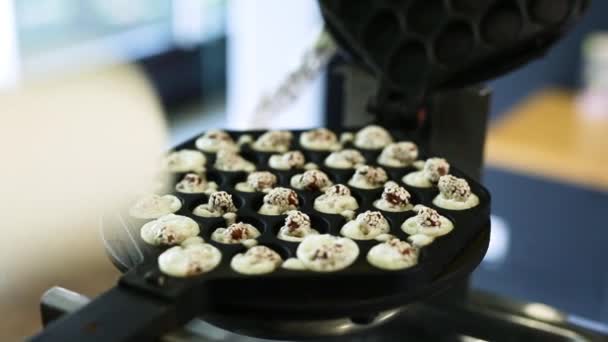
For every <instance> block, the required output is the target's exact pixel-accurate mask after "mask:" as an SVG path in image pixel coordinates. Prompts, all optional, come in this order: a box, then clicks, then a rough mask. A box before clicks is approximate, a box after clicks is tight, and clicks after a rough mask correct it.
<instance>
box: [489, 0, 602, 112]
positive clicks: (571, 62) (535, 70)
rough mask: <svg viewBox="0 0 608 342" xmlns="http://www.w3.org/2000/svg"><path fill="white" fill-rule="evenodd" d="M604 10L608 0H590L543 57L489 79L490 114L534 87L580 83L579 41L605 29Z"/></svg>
mask: <svg viewBox="0 0 608 342" xmlns="http://www.w3.org/2000/svg"><path fill="white" fill-rule="evenodd" d="M607 13H608V2H607V1H592V2H591V5H590V8H589V9H588V10H587V12H586V14H585V17H584V18H583V20H581V21H580V23H578V24H577V25H576V27H575V28H574V29H573V30H572V32H569V33H568V34H567V35H566V36H565V37H564V39H563V40H561V41H560V42H559V43H558V44H557V45H556V46H555V47H553V48H552V49H551V50H550V51H549V54H548V55H547V56H546V57H544V58H542V59H539V60H536V61H534V62H532V63H530V64H528V65H527V66H525V67H523V68H520V69H518V70H516V71H514V72H511V73H509V74H507V75H506V76H503V77H501V78H499V79H497V80H495V81H494V82H491V83H490V85H491V86H492V88H493V89H494V94H493V96H492V102H493V106H492V118H496V117H498V116H500V115H501V114H503V113H505V111H507V110H509V108H511V106H513V105H514V104H516V103H518V102H519V101H521V100H522V99H524V98H525V97H527V96H529V95H530V93H532V92H534V91H535V90H538V89H541V88H545V87H565V88H577V87H579V85H580V82H581V77H580V76H581V75H582V70H581V68H582V53H581V43H582V41H583V40H584V38H585V36H586V35H588V34H589V33H591V32H594V31H601V30H607V29H608V20H606V14H607Z"/></svg>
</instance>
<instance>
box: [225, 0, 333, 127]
mask: <svg viewBox="0 0 608 342" xmlns="http://www.w3.org/2000/svg"><path fill="white" fill-rule="evenodd" d="M227 26H228V34H229V46H228V103H227V106H228V108H227V111H228V120H227V121H228V123H227V125H228V126H229V128H233V129H246V128H252V127H259V128H301V127H311V126H318V125H319V124H320V123H321V122H322V121H321V120H322V119H321V106H322V103H321V94H322V93H321V92H322V88H323V87H322V84H321V81H320V79H319V80H317V81H316V82H315V83H314V84H313V86H312V87H311V88H309V89H307V90H306V92H305V94H303V96H302V98H300V99H299V100H298V101H297V102H296V103H295V104H294V105H293V106H292V107H290V108H289V110H287V111H285V112H283V113H280V115H277V116H276V117H273V118H272V120H271V122H257V123H254V124H251V123H250V121H251V120H250V119H251V117H252V115H253V110H254V108H255V106H256V104H257V101H258V100H259V98H260V97H261V95H262V94H264V93H268V92H270V91H271V90H272V89H273V88H274V87H275V86H276V85H277V84H278V82H279V81H280V80H281V79H282V78H283V77H284V76H285V74H286V73H287V71H288V70H289V68H290V67H293V66H294V65H295V64H297V63H298V61H299V58H300V55H301V53H302V52H303V50H304V49H305V48H306V45H307V44H310V42H311V41H312V40H314V34H315V32H318V29H319V28H320V27H321V26H322V18H321V15H320V13H319V10H318V7H317V2H316V1H314V0H289V1H285V0H255V1H243V0H232V1H230V3H229V13H228V22H227Z"/></svg>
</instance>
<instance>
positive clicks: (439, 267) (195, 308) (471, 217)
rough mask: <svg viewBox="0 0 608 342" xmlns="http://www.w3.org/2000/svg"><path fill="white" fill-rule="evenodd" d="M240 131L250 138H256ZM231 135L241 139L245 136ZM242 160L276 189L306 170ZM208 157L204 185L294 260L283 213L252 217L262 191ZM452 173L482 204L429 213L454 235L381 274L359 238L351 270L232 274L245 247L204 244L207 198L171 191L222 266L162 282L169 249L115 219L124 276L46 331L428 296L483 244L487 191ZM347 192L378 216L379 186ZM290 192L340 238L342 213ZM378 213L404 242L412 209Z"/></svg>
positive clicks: (313, 157)
mask: <svg viewBox="0 0 608 342" xmlns="http://www.w3.org/2000/svg"><path fill="white" fill-rule="evenodd" d="M246 133H247V134H251V135H253V136H254V137H257V136H259V135H260V134H261V132H246ZM230 134H231V135H232V136H233V138H235V139H238V137H239V136H241V135H242V134H245V132H240V133H237V132H230ZM299 134H300V132H294V139H293V142H292V146H291V149H292V150H300V151H302V152H303V153H304V154H305V156H306V158H307V161H308V162H314V163H316V164H317V165H319V167H320V169H321V170H322V171H324V172H326V173H327V174H328V176H329V177H330V179H331V180H332V181H333V183H334V184H338V183H340V184H346V183H347V182H348V179H349V178H350V176H351V175H352V174H353V171H354V170H338V169H332V168H329V167H326V166H324V164H323V160H324V158H325V157H326V156H327V155H328V154H329V152H315V151H309V150H306V149H303V148H301V146H299V144H298V140H299V139H298V137H299ZM392 134H393V137H394V138H395V139H396V140H411V139H412V137H408V136H404V135H403V134H402V133H401V134H399V133H397V132H392ZM194 140H195V139H192V140H190V141H188V142H186V143H184V144H182V145H180V146H178V147H176V148H175V150H181V149H186V148H188V149H194V148H195V146H194ZM345 147H352V146H345ZM359 150H360V151H361V152H362V154H363V155H364V156H365V157H366V160H367V161H368V163H369V164H371V165H376V162H375V161H376V159H377V157H378V155H379V152H380V150H378V151H371V150H361V149H359ZM421 152H423V151H421ZM241 155H243V156H244V157H245V158H247V159H248V160H250V161H252V162H255V163H256V165H257V169H258V170H268V171H271V172H273V173H274V174H276V175H277V177H278V183H279V184H278V185H279V186H284V187H290V186H289V180H290V178H291V176H293V175H295V174H296V173H301V172H304V171H303V170H290V171H278V170H274V169H270V168H269V167H268V159H269V157H270V155H272V153H266V152H256V151H253V150H252V149H251V148H250V147H249V146H248V145H245V146H243V148H242V150H241ZM206 156H207V159H208V160H207V165H206V167H207V170H208V177H209V179H210V180H214V181H216V182H217V183H218V185H219V187H220V190H225V191H227V192H229V193H230V194H232V195H233V199H234V202H235V204H236V206H237V207H238V211H237V213H236V214H237V222H238V221H243V222H246V223H250V224H252V225H254V226H255V227H257V228H258V229H259V230H260V231H261V233H262V235H261V236H260V237H259V238H258V239H257V240H258V243H259V244H260V245H265V246H268V247H271V248H272V249H274V250H275V251H277V252H278V253H279V254H280V255H281V256H282V258H283V260H286V259H287V258H289V257H294V256H295V251H296V248H297V246H298V243H295V242H288V241H283V240H280V239H278V238H277V237H276V234H277V232H278V229H279V228H280V227H281V226H282V224H283V222H284V219H285V216H284V215H281V216H266V215H261V214H259V213H258V212H257V210H258V209H259V207H260V206H261V204H262V197H263V195H264V194H263V193H245V192H239V191H237V190H235V189H234V185H235V184H236V183H237V182H239V181H243V180H244V179H245V178H246V173H244V172H221V171H218V170H216V169H215V168H214V167H213V163H214V159H215V155H214V154H206ZM423 156H424V155H423ZM384 168H385V170H386V171H387V173H388V174H389V178H390V179H391V180H394V181H397V182H398V183H399V184H400V185H403V186H404V187H406V188H407V190H408V191H409V192H410V193H411V194H412V203H414V204H424V205H427V206H430V207H435V206H434V205H433V204H432V203H431V202H432V199H433V198H434V196H435V195H437V193H438V191H437V189H436V188H429V189H422V188H414V187H410V186H407V185H404V184H403V183H402V182H401V181H400V180H401V178H402V176H404V175H405V174H406V173H408V172H411V171H414V170H415V169H414V168H387V167H384ZM451 174H454V175H456V176H458V177H464V178H466V179H467V181H468V182H469V184H470V186H471V189H472V192H473V193H475V194H477V196H479V199H480V204H479V205H478V206H476V207H474V208H472V209H468V210H464V211H451V210H444V209H441V208H436V207H435V208H436V209H437V210H438V211H439V213H440V214H441V215H443V216H445V217H447V218H449V219H450V220H451V221H452V222H453V223H454V226H455V228H454V230H453V231H452V232H450V233H449V234H448V235H445V236H442V237H440V238H438V239H436V240H435V241H434V242H433V243H432V244H431V245H428V246H425V247H423V248H422V249H421V250H420V255H419V260H418V264H417V265H415V266H413V267H411V268H408V269H405V270H401V271H385V270H381V269H378V268H376V267H373V266H372V265H370V264H369V263H368V261H367V260H366V255H367V252H368V251H369V250H370V248H371V247H372V246H374V245H376V244H378V243H380V242H378V241H376V240H371V241H356V243H357V245H358V247H359V249H360V251H359V256H358V258H357V260H356V261H355V262H354V263H353V264H352V265H351V266H349V267H347V268H346V269H344V270H341V271H337V272H330V273H318V272H313V271H296V270H287V269H283V268H279V269H277V270H276V271H274V272H273V273H270V274H267V275H259V276H247V275H242V274H239V273H237V272H235V271H233V270H232V269H231V267H230V260H231V259H232V257H233V256H234V255H235V254H237V253H240V252H243V251H244V250H245V249H246V248H245V247H244V246H242V245H227V244H221V243H217V242H215V241H213V240H211V238H210V235H211V233H212V232H213V231H214V230H215V229H216V228H218V227H225V226H226V223H225V221H224V219H223V218H202V217H198V216H195V215H193V214H192V210H193V209H194V208H195V207H196V206H197V205H199V204H202V203H206V200H207V198H208V197H207V196H206V195H203V194H183V193H179V192H175V193H173V194H174V195H175V196H177V197H178V198H180V200H181V201H182V203H183V205H182V208H181V209H180V210H179V211H178V212H176V214H179V215H185V216H188V217H191V218H193V219H194V220H195V221H196V222H197V223H198V224H199V226H200V228H201V233H200V236H201V237H203V238H204V239H205V241H206V242H208V243H210V244H212V245H214V246H216V247H217V248H218V249H219V250H220V251H221V252H222V261H221V263H220V265H219V266H218V267H217V268H215V269H214V270H212V271H211V272H209V273H205V274H202V275H200V276H196V277H192V278H174V277H169V276H166V275H163V274H162V273H161V272H160V270H159V268H158V264H157V257H158V255H159V254H160V253H162V251H164V250H165V249H167V248H166V247H155V246H151V245H148V244H146V243H145V242H144V241H143V240H142V239H141V238H140V236H139V228H140V227H141V226H142V225H143V224H144V223H145V222H147V221H146V220H138V219H133V218H130V217H129V216H128V214H122V215H120V217H121V219H122V220H123V225H122V231H121V232H119V233H118V235H114V237H111V236H108V235H107V234H106V235H105V238H106V244H107V248H108V252H109V255H110V256H111V259H112V260H113V262H114V263H115V264H116V266H117V267H118V268H119V269H120V270H121V271H124V272H126V273H125V275H124V276H123V277H122V278H121V279H120V281H119V284H118V285H117V286H116V288H114V289H112V290H110V291H109V292H107V293H106V294H104V295H102V296H100V297H98V299H96V300H94V301H93V302H92V303H91V304H89V305H88V306H86V307H85V308H83V309H82V310H81V311H79V312H77V313H76V314H74V315H71V316H68V317H66V318H64V319H61V320H59V321H58V322H57V323H55V324H51V325H50V326H49V327H48V328H47V329H46V330H45V331H44V334H46V335H48V336H52V337H56V338H60V339H63V340H69V339H70V338H74V339H79V338H82V339H83V340H84V339H87V340H93V339H98V340H110V339H111V340H129V339H135V338H139V337H141V336H156V335H158V334H160V333H162V332H165V331H166V330H167V329H169V328H172V327H174V326H177V325H179V324H182V323H185V322H186V321H188V320H190V319H192V318H193V317H195V316H197V315H202V314H213V315H214V316H216V317H217V316H220V317H221V316H226V317H233V318H234V317H235V316H236V317H258V318H259V317H265V318H268V319H275V320H276V319H296V320H297V319H315V320H319V319H332V318H341V317H352V316H357V317H364V316H366V315H373V314H376V313H378V312H381V311H384V310H389V309H394V308H397V307H400V306H403V305H406V304H408V303H409V302H412V301H415V300H419V299H420V298H422V297H427V296H429V295H431V294H433V293H434V292H437V291H439V290H441V289H444V288H446V287H449V285H450V280H451V279H452V278H454V277H456V276H458V275H460V276H464V275H466V274H468V273H470V272H471V271H472V270H473V269H474V268H475V267H476V266H477V265H478V264H479V262H481V259H482V257H483V255H484V254H485V251H486V249H487V244H488V240H489V213H490V196H489V194H488V192H487V191H486V189H484V188H483V187H482V186H481V185H479V184H477V183H476V182H474V181H473V180H471V179H469V178H467V177H466V175H464V174H462V173H461V172H459V171H458V170H457V169H455V168H452V171H451ZM174 176H175V177H173V178H174V180H173V181H174V182H177V181H178V180H179V179H181V177H182V176H183V174H175V175H174ZM174 184H175V183H173V184H172V185H174ZM349 188H350V189H351V191H352V194H353V196H354V197H355V198H356V199H357V200H358V202H359V209H358V210H357V213H360V212H363V211H365V210H378V209H376V208H375V207H373V205H372V202H373V201H374V200H375V199H378V198H380V195H381V193H382V189H375V190H360V189H357V188H354V187H350V186H349ZM296 192H297V193H298V196H299V200H300V208H299V210H301V211H303V212H305V213H307V214H308V215H309V216H310V217H311V221H312V226H313V227H314V228H315V229H317V230H319V232H320V233H328V234H331V235H335V236H339V235H340V233H339V231H340V228H341V227H342V225H343V224H344V223H345V222H346V219H345V218H344V217H342V216H340V215H332V214H323V213H320V212H318V211H316V210H314V209H313V206H312V203H313V201H314V198H315V197H316V196H318V195H320V194H321V193H320V192H311V191H300V190H296ZM382 213H383V215H384V216H385V217H386V218H387V220H388V221H389V223H390V226H391V231H390V233H391V234H393V235H395V236H396V237H398V238H400V239H401V240H406V239H407V237H408V236H407V234H405V233H404V232H403V231H402V230H401V228H400V226H401V223H402V222H403V221H405V220H406V219H407V218H408V217H411V216H413V215H415V212H413V211H406V212H402V213H390V212H382ZM148 221H149V220H148ZM120 228H121V227H116V228H115V229H120ZM129 242H130V243H129ZM452 280H453V279H452ZM159 322H162V323H163V324H159ZM91 326H92V327H94V328H91V329H87V327H91ZM104 327H105V328H104Z"/></svg>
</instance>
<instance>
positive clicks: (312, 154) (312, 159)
mask: <svg viewBox="0 0 608 342" xmlns="http://www.w3.org/2000/svg"><path fill="white" fill-rule="evenodd" d="M301 151H302V153H304V156H305V158H306V162H307V163H315V164H317V166H319V167H322V166H323V165H325V163H324V162H325V158H327V156H329V154H330V153H331V152H332V151H319V150H309V149H305V148H304V149H301Z"/></svg>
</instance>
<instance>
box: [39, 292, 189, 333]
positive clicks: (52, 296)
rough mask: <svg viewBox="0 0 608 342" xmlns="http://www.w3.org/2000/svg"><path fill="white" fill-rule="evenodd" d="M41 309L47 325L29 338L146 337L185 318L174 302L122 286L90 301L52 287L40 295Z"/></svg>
mask: <svg viewBox="0 0 608 342" xmlns="http://www.w3.org/2000/svg"><path fill="white" fill-rule="evenodd" d="M66 294H67V295H66ZM41 310H42V316H43V321H44V322H45V324H48V326H46V328H45V329H44V330H43V331H41V332H40V333H39V334H38V335H36V336H34V337H32V338H31V341H148V340H152V339H155V338H158V337H160V336H162V335H163V334H164V333H167V332H169V331H171V330H173V329H175V328H176V327H178V326H180V325H181V324H183V323H185V322H184V320H187V318H186V317H184V316H183V313H181V314H180V315H179V316H178V315H177V308H176V307H175V304H173V303H171V302H169V301H165V300H161V299H159V298H154V297H151V296H147V295H145V294H143V293H140V292H135V291H133V290H130V289H128V288H126V287H122V286H117V287H114V288H112V289H110V290H109V291H107V292H105V293H103V294H102V295H100V296H99V297H97V298H95V299H94V300H92V301H90V302H88V298H86V297H83V296H80V295H78V294H74V293H73V292H70V291H67V290H63V289H58V288H54V289H51V290H50V291H47V293H45V295H44V296H43V304H42V307H41ZM70 311H73V312H71V313H70ZM66 312H67V313H69V314H67V315H65V313H66ZM62 315H63V317H61V316H62Z"/></svg>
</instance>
